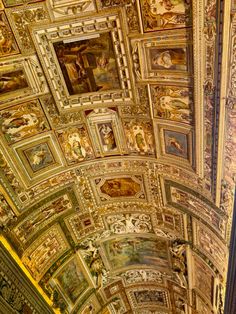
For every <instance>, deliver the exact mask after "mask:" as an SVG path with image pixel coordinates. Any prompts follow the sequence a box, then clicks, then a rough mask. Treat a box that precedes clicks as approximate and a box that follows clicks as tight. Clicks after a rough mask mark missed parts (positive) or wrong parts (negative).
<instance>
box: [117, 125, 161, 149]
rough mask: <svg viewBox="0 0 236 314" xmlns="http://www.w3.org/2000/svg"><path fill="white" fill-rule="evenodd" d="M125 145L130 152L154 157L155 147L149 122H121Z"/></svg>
mask: <svg viewBox="0 0 236 314" xmlns="http://www.w3.org/2000/svg"><path fill="white" fill-rule="evenodd" d="M123 124H124V130H125V135H126V139H127V145H128V148H129V150H130V151H131V152H133V153H139V154H141V155H154V154H155V149H154V147H155V145H154V136H153V127H152V123H151V121H145V120H144V121H140V120H136V119H133V120H129V121H128V120H127V121H124V122H123Z"/></svg>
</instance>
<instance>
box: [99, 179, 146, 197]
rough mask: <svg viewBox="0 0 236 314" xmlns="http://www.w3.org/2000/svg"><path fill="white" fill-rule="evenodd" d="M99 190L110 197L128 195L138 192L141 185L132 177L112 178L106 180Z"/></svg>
mask: <svg viewBox="0 0 236 314" xmlns="http://www.w3.org/2000/svg"><path fill="white" fill-rule="evenodd" d="M100 190H101V192H102V193H104V194H106V195H108V196H110V197H122V196H123V197H130V196H135V195H136V194H137V193H138V192H140V191H141V187H140V184H139V183H137V182H135V181H134V180H133V179H132V178H113V179H108V180H106V181H105V183H104V184H103V185H102V186H101V188H100Z"/></svg>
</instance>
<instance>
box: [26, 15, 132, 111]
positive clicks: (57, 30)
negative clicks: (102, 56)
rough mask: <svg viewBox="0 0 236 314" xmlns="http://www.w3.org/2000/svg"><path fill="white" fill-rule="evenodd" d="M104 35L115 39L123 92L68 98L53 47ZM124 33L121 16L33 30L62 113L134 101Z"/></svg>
mask: <svg viewBox="0 0 236 314" xmlns="http://www.w3.org/2000/svg"><path fill="white" fill-rule="evenodd" d="M104 32H110V33H111V36H112V41H113V44H114V53H115V55H116V60H117V70H118V72H119V76H120V83H121V89H120V90H111V91H104V92H100V93H96V94H93V93H92V95H90V94H87V93H86V94H81V95H73V96H71V95H69V93H68V91H67V88H66V85H65V83H64V79H63V76H62V74H61V70H60V69H59V65H58V62H57V61H56V59H57V58H56V55H55V52H54V48H53V43H55V42H58V41H62V40H67V41H68V40H69V41H73V40H74V41H76V40H79V39H84V38H86V39H89V36H93V35H94V34H99V33H104ZM123 33H124V29H122V26H121V21H120V18H119V16H118V15H104V16H95V17H94V19H80V20H79V21H75V22H67V23H65V22H64V23H60V24H53V25H48V26H47V28H46V27H45V26H44V27H42V26H40V27H33V28H32V35H33V40H34V43H35V46H36V49H37V52H38V55H39V58H40V60H41V62H42V65H43V68H44V70H45V73H46V76H47V78H48V81H49V82H50V87H51V89H52V93H53V96H54V99H55V101H56V103H57V105H58V107H59V110H62V109H70V108H77V107H80V106H82V105H94V106H96V105H97V104H109V103H114V102H129V101H132V98H133V95H132V88H131V80H130V75H129V67H128V61H127V59H126V57H125V55H126V54H127V51H126V47H125V43H124V42H125V39H124V38H123ZM124 35H125V34H124ZM62 82H63V83H62Z"/></svg>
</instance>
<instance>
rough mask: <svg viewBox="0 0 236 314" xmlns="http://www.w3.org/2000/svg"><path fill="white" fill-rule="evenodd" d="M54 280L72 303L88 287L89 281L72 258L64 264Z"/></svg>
mask: <svg viewBox="0 0 236 314" xmlns="http://www.w3.org/2000/svg"><path fill="white" fill-rule="evenodd" d="M56 280H57V282H58V283H59V285H60V286H61V289H62V290H63V292H64V293H65V295H66V296H67V297H68V298H69V299H70V301H71V302H72V303H75V302H76V300H77V299H78V298H79V297H80V296H81V295H82V294H83V292H84V291H85V290H86V289H87V288H88V287H89V283H88V281H87V280H86V278H85V276H84V274H83V272H82V270H81V268H80V266H79V264H78V262H77V260H76V259H72V260H71V261H70V262H68V263H67V264H66V266H65V267H64V268H63V269H62V271H61V272H60V273H59V275H58V276H57V277H56Z"/></svg>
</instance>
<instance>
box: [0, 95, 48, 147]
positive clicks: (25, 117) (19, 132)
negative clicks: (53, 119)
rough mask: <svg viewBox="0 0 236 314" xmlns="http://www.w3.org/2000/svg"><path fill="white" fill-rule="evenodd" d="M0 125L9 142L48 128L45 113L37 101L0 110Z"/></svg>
mask: <svg viewBox="0 0 236 314" xmlns="http://www.w3.org/2000/svg"><path fill="white" fill-rule="evenodd" d="M0 126H1V130H2V133H3V134H4V136H5V139H6V140H7V141H8V142H9V143H14V142H17V141H20V140H22V139H24V138H27V137H29V136H33V135H35V134H38V133H41V132H43V131H47V130H49V129H50V128H49V125H48V123H47V120H46V118H45V115H44V113H43V111H42V109H41V107H40V105H39V104H38V102H37V101H30V102H28V103H24V104H21V105H17V106H13V107H11V108H8V109H5V110H2V111H1V112H0Z"/></svg>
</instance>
